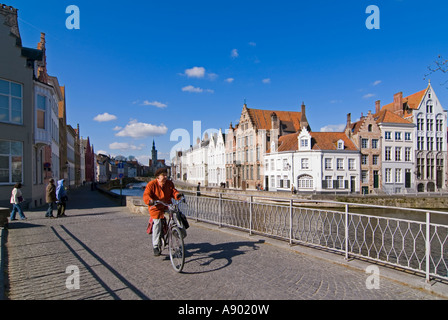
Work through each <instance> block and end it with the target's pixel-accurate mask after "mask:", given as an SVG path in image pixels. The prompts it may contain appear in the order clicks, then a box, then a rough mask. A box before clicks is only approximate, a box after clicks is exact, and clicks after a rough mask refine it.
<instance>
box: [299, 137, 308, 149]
mask: <svg viewBox="0 0 448 320" xmlns="http://www.w3.org/2000/svg"><path fill="white" fill-rule="evenodd" d="M300 148H308V138H302V139H300Z"/></svg>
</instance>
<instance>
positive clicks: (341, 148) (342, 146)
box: [338, 140, 344, 150]
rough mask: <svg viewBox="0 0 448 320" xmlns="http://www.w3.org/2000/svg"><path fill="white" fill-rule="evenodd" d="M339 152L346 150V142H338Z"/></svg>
mask: <svg viewBox="0 0 448 320" xmlns="http://www.w3.org/2000/svg"><path fill="white" fill-rule="evenodd" d="M338 150H344V141H342V140H339V141H338Z"/></svg>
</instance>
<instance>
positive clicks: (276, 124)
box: [271, 112, 280, 130]
mask: <svg viewBox="0 0 448 320" xmlns="http://www.w3.org/2000/svg"><path fill="white" fill-rule="evenodd" d="M279 127H280V124H279V121H278V117H277V114H276V113H275V112H272V113H271V129H272V130H275V129H279Z"/></svg>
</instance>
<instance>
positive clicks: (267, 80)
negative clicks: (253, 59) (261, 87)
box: [261, 78, 271, 83]
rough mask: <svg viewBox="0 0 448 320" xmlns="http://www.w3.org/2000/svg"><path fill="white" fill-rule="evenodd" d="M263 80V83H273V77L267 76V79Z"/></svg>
mask: <svg viewBox="0 0 448 320" xmlns="http://www.w3.org/2000/svg"><path fill="white" fill-rule="evenodd" d="M261 82H263V83H271V79H269V78H266V79H263V80H261Z"/></svg>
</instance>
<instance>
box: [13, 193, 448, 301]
mask: <svg viewBox="0 0 448 320" xmlns="http://www.w3.org/2000/svg"><path fill="white" fill-rule="evenodd" d="M69 198H70V200H69V203H68V210H67V217H65V218H58V219H48V218H45V217H44V216H45V211H44V209H41V210H36V211H26V212H25V214H26V215H27V218H28V220H27V221H24V222H22V221H13V222H11V223H10V224H9V229H8V231H7V239H6V240H7V241H6V249H7V250H6V254H7V255H8V259H7V265H6V268H7V271H8V273H7V276H8V277H9V292H7V296H6V297H7V298H8V299H11V300H24V299H42V300H47V299H56V300H72V299H83V300H84V299H94V300H96V299H115V300H118V299H131V300H140V299H145V300H146V299H151V300H182V299H188V300H203V299H207V300H210V299H212V300H223V299H231V300H278V299H281V300H308V299H313V300H314V299H326V300H327V299H328V300H351V299H363V300H383V299H386V300H389V299H391V300H392V299H400V300H401V299H441V298H443V297H441V296H439V295H434V294H431V293H430V292H428V291H426V290H422V289H420V288H417V287H416V286H414V285H412V284H411V285H409V284H408V283H407V281H405V280H402V279H397V280H390V277H389V276H386V277H383V275H385V274H386V275H387V274H390V273H391V272H394V273H393V274H399V277H408V278H410V279H411V282H412V281H414V282H415V283H423V282H424V279H423V278H422V277H419V276H415V275H406V274H404V273H402V272H401V273H399V272H398V271H392V270H387V269H386V268H381V269H380V270H381V277H380V283H379V289H368V288H367V286H366V280H367V278H368V276H369V274H367V273H366V272H365V271H364V270H365V269H364V270H363V268H365V266H368V264H367V263H365V264H364V265H362V264H361V262H356V261H351V262H346V263H344V262H343V258H342V257H340V256H338V255H335V254H330V253H325V252H320V251H318V250H315V249H310V248H303V247H300V246H295V247H289V246H288V245H287V244H284V243H281V242H277V241H275V240H269V239H266V238H262V237H258V236H251V237H249V236H248V235H247V234H245V233H243V232H239V231H232V230H230V229H219V228H217V227H215V226H212V225H208V224H205V223H197V222H194V221H192V220H191V219H190V221H191V223H190V228H189V229H188V236H187V238H186V239H185V243H186V250H187V256H186V263H185V267H184V272H183V273H181V274H178V273H176V272H174V270H173V269H172V267H171V264H170V261H169V256H168V250H167V249H165V251H164V252H163V254H162V256H160V257H154V256H153V254H152V248H151V239H150V237H149V236H148V235H147V234H146V226H147V221H148V216H140V215H135V214H131V213H130V212H129V211H128V210H127V209H126V207H118V206H117V205H116V203H115V202H114V201H113V200H111V199H109V198H107V197H106V196H104V195H102V194H100V193H99V192H98V191H93V192H92V191H90V190H87V189H79V190H76V191H72V192H70V194H69ZM328 257H330V258H328ZM328 259H334V261H333V262H330V261H329V260H328ZM344 264H346V265H344ZM73 268H77V269H78V270H79V275H80V277H79V280H80V281H79V289H68V288H67V285H66V281H67V279H70V276H71V275H72V273H71V271H70V270H73ZM408 278H406V279H408ZM437 285H442V286H445V287H444V289H443V290H445V292H446V285H443V284H437ZM69 287H70V286H69Z"/></svg>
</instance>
